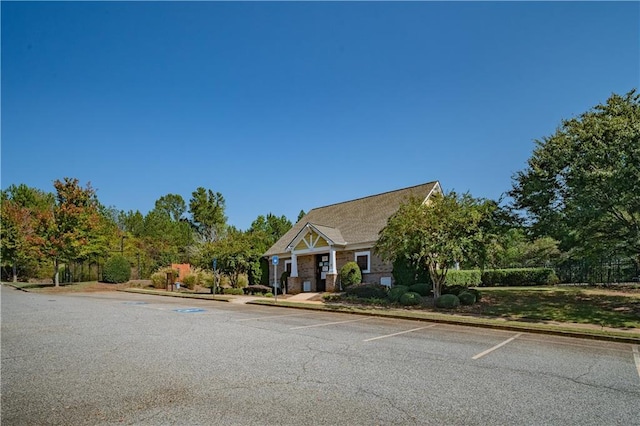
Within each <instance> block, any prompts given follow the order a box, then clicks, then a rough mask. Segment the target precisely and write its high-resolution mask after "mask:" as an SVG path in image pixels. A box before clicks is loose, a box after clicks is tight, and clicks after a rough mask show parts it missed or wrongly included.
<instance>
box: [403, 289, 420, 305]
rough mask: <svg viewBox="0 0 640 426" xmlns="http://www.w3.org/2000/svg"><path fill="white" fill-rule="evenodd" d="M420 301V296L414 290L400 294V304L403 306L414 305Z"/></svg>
mask: <svg viewBox="0 0 640 426" xmlns="http://www.w3.org/2000/svg"><path fill="white" fill-rule="evenodd" d="M420 303H422V296H420V294H419V293H416V292H415V291H410V292H408V293H405V294H403V295H402V296H400V304H401V305H403V306H414V305H419V304H420Z"/></svg>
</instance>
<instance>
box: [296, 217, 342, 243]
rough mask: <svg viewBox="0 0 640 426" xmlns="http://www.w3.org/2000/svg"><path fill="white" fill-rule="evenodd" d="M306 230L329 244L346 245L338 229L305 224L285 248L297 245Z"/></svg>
mask: <svg viewBox="0 0 640 426" xmlns="http://www.w3.org/2000/svg"><path fill="white" fill-rule="evenodd" d="M308 230H314V231H315V232H316V233H317V234H318V235H320V236H322V238H324V239H325V240H327V242H329V243H331V244H334V245H338V246H344V245H346V244H347V242H346V241H345V240H344V238H343V237H342V234H341V233H340V230H339V229H336V228H330V227H328V226H322V225H317V224H315V223H310V222H307V223H306V224H305V225H304V226H303V227H302V229H300V232H298V233H297V234H296V236H295V237H293V240H291V241H290V242H289V244H287V248H289V247H293V246H295V245H297V244H298V243H299V242H300V240H301V239H302V237H304V235H305V234H306V232H307V231H308Z"/></svg>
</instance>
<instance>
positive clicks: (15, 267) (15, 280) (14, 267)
mask: <svg viewBox="0 0 640 426" xmlns="http://www.w3.org/2000/svg"><path fill="white" fill-rule="evenodd" d="M13 282H14V283H17V282H18V266H17V265H16V260H15V259H13Z"/></svg>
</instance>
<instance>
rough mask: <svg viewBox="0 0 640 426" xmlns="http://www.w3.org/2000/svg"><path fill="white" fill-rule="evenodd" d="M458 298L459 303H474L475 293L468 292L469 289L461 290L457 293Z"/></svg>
mask: <svg viewBox="0 0 640 426" xmlns="http://www.w3.org/2000/svg"><path fill="white" fill-rule="evenodd" d="M458 299H460V304H461V305H467V306H468V305H473V304H474V303H476V295H475V294H473V293H471V292H469V291H463V292H462V293H460V294H459V295H458Z"/></svg>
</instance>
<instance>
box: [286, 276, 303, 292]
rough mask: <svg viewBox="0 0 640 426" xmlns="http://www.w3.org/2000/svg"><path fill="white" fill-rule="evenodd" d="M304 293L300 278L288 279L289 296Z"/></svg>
mask: <svg viewBox="0 0 640 426" xmlns="http://www.w3.org/2000/svg"><path fill="white" fill-rule="evenodd" d="M298 293H302V280H301V279H300V277H288V278H287V294H298Z"/></svg>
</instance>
